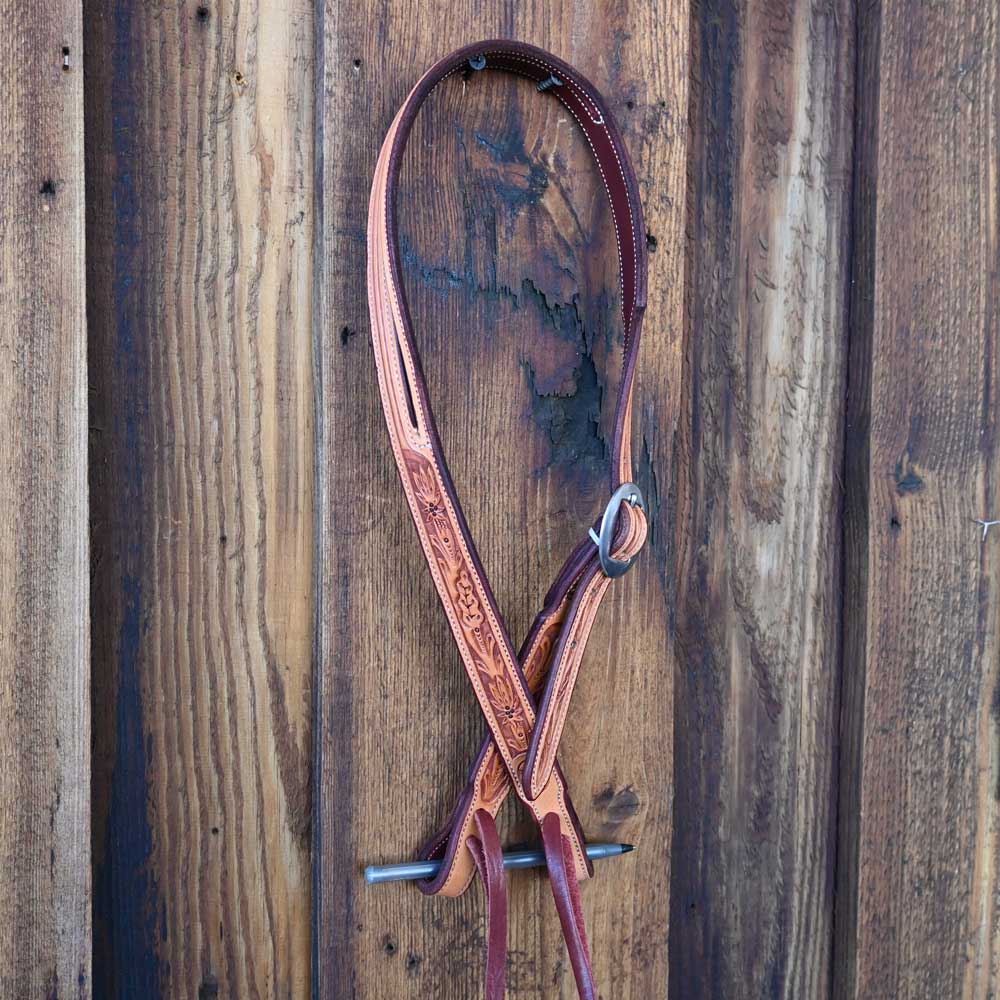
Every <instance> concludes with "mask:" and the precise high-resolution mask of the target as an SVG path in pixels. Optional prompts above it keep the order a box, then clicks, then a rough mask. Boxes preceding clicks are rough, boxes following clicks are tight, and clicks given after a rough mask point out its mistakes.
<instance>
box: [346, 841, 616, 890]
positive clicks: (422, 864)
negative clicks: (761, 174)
mask: <svg viewBox="0 0 1000 1000" xmlns="http://www.w3.org/2000/svg"><path fill="white" fill-rule="evenodd" d="M634 850H635V847H633V846H632V844H587V847H586V851H587V857H588V858H590V860H591V861H598V860H599V859H601V858H616V857H618V855H620V854H628V852H629V851H634ZM544 864H545V853H544V852H543V851H538V850H535V851H508V852H506V853H505V854H504V856H503V866H504V868H508V869H514V868H538V867H539V866H542V865H544ZM440 868H441V862H440V861H404V862H403V863H402V864H398V865H369V866H368V867H367V868H366V869H365V881H366V882H367V883H368V884H369V885H375V884H376V883H378V882H401V881H403V880H405V879H418V878H433V877H434V876H435V875H437V873H438V870H439V869H440Z"/></svg>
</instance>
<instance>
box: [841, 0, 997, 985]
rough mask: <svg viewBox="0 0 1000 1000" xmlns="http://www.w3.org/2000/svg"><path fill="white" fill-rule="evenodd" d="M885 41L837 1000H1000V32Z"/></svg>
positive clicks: (866, 317)
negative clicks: (848, 909)
mask: <svg viewBox="0 0 1000 1000" xmlns="http://www.w3.org/2000/svg"><path fill="white" fill-rule="evenodd" d="M865 27H866V30H867V31H868V33H869V34H870V35H873V36H877V38H878V48H877V50H876V52H877V56H876V58H877V74H873V75H867V76H866V78H865V79H866V86H868V87H870V88H873V89H872V92H871V94H870V95H869V97H868V98H866V103H867V104H868V105H869V106H870V107H872V108H873V109H874V114H875V115H876V116H877V117H876V120H875V121H874V122H873V123H872V128H873V130H874V132H875V135H876V136H877V141H872V142H870V143H869V144H868V148H867V151H866V155H867V157H868V161H867V163H866V164H865V166H864V169H865V171H866V172H867V174H868V175H869V176H873V177H874V178H875V180H876V182H877V194H876V197H875V199H874V204H873V205H871V206H870V207H869V222H868V225H867V232H868V239H869V241H870V243H871V248H870V265H871V277H870V279H869V280H868V282H867V287H866V292H867V297H866V299H865V301H864V302H863V303H862V305H863V312H862V311H860V310H859V312H861V315H860V318H859V322H858V326H857V333H858V336H859V337H862V338H867V344H866V345H864V350H866V351H867V353H868V354H869V355H870V365H871V371H870V376H869V383H868V387H867V394H868V399H867V400H865V401H863V402H862V403H861V404H859V406H858V412H859V413H860V415H861V416H862V418H864V419H865V420H866V421H870V425H869V426H868V427H867V428H866V427H865V426H864V424H861V425H860V426H859V427H858V431H859V433H864V431H865V430H866V429H867V430H868V432H869V434H870V451H869V454H868V460H867V469H865V470H859V471H858V474H856V475H855V477H854V478H853V479H852V481H851V489H852V492H854V493H856V494H857V499H856V501H855V503H856V505H857V506H858V507H861V508H863V509H865V510H866V511H867V518H866V520H865V521H861V519H860V518H859V519H858V522H859V530H858V532H857V535H856V538H855V539H854V540H853V541H852V544H853V546H854V547H855V548H856V550H857V551H856V554H855V555H854V557H853V558H854V560H855V562H856V563H857V564H859V565H860V564H863V567H864V569H863V573H862V574H860V580H859V584H858V585H860V586H863V587H864V590H863V592H862V594H861V596H860V597H859V598H858V600H857V603H858V604H859V615H858V617H857V619H856V620H855V621H853V622H852V623H850V624H851V627H852V628H853V629H854V630H856V631H857V632H858V633H859V634H858V635H857V636H856V638H855V639H854V648H855V649H856V650H858V653H859V658H860V662H857V663H851V664H848V665H847V666H848V669H849V670H850V674H849V678H850V679H851V680H852V682H853V685H854V691H853V693H852V697H851V700H850V702H848V701H847V700H846V699H845V706H848V707H851V708H852V709H853V714H852V715H851V716H849V717H848V718H847V720H846V724H845V728H846V729H848V730H849V731H851V732H852V733H853V734H854V743H855V746H856V748H857V751H858V752H859V753H860V762H859V764H858V771H859V774H860V787H859V789H858V790H857V791H856V793H855V802H853V803H848V807H849V808H852V809H854V810H855V814H856V817H857V819H856V827H855V829H854V830H853V831H850V830H849V831H847V833H848V834H850V835H852V836H853V838H854V843H853V859H851V860H852V861H853V864H854V870H853V872H851V873H850V874H851V877H852V878H853V879H854V880H855V882H856V893H857V900H856V920H854V921H851V922H849V923H848V924H846V925H845V932H846V933H847V934H848V935H850V938H849V940H848V941H847V942H846V943H845V944H844V945H843V946H842V947H843V955H844V960H845V962H846V965H847V967H846V968H845V969H844V970H842V971H841V972H840V976H839V980H840V981H841V982H842V985H843V989H842V991H841V993H840V994H839V995H841V996H844V997H859V998H860V997H864V998H866V1000H881V998H890V997H891V998H900V1000H906V998H918V997H919V998H925V997H956V998H957V997H963V998H971V997H984V998H985V997H990V996H994V995H995V994H996V992H997V989H998V986H1000V983H998V978H1000V976H998V971H997V970H998V964H1000V960H998V954H1000V952H998V925H1000V919H998V918H1000V910H998V905H997V859H998V839H997V838H998V832H997V831H998V819H1000V813H998V807H997V789H998V766H1000V765H998V755H997V746H998V737H997V733H998V729H997V718H998V708H997V706H998V704H1000V694H998V664H1000V656H998V654H1000V650H998V644H997V630H998V625H1000V620H998V618H1000V616H998V607H1000V603H998V589H997V588H998V577H997V559H998V558H1000V555H998V552H1000V550H998V546H1000V531H998V529H997V527H996V526H994V527H993V528H991V529H990V530H989V532H988V533H987V534H986V535H985V537H984V534H983V526H982V525H981V524H978V523H977V522H976V520H975V519H976V518H979V519H981V520H983V521H990V520H993V519H996V518H997V517H998V514H997V510H998V508H1000V489H998V487H1000V481H998V474H1000V473H998V470H1000V461H998V459H1000V441H998V438H997V386H998V382H997V368H996V358H997V354H998V347H1000V343H998V332H997V331H998V306H997V299H998V284H997V269H998V256H997V246H998V236H1000V232H998V222H997V169H998V163H997V159H998V148H1000V147H998V141H997V136H998V124H1000V123H998V113H997V107H998V98H1000V86H998V84H1000V70H998V65H1000V63H998V58H1000V48H998V31H1000V23H998V15H997V11H996V8H995V5H992V4H985V3H981V2H973V0H962V2H956V3H949V4H899V3H886V4H883V5H881V6H875V7H873V8H872V9H871V10H870V11H866V12H865ZM862 471H863V472H864V473H865V474H861V473H862ZM860 529H863V530H860ZM853 585H855V581H852V580H849V581H848V586H849V587H851V586H853Z"/></svg>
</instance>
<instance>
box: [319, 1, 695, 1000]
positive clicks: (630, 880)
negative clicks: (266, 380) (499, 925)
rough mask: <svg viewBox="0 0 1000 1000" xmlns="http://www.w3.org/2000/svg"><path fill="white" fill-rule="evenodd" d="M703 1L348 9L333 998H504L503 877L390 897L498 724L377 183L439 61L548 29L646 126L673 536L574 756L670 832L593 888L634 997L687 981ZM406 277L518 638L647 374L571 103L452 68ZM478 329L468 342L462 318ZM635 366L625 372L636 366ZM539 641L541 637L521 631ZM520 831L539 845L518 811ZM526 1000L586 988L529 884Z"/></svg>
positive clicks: (599, 634) (516, 930)
mask: <svg viewBox="0 0 1000 1000" xmlns="http://www.w3.org/2000/svg"><path fill="white" fill-rule="evenodd" d="M686 34H687V9H686V6H685V5H684V4H682V3H677V2H673V0H670V2H657V3H654V4H646V3H625V4H620V3H619V4H612V3H597V4H592V5H588V7H587V8H586V10H585V11H584V16H581V11H580V8H579V7H578V6H575V5H573V4H568V3H567V4H547V3H546V4H541V3H527V4H523V5H520V6H518V7H517V8H516V10H515V9H514V8H511V9H509V10H508V9H504V8H501V7H499V6H491V5H485V4H479V3H471V2H464V3H459V4H450V5H447V6H444V5H441V6H439V7H437V8H435V9H434V10H433V11H432V10H429V9H428V5H427V4H417V3H409V2H404V0H397V2H393V3H390V4H388V5H383V6H381V7H379V8H370V7H366V6H365V5H361V4H352V3H342V2H340V0H329V2H328V3H327V4H326V8H325V14H324V27H323V39H322V44H323V62H322V80H321V94H322V97H321V101H322V104H321V107H320V109H319V117H320V123H321V126H320V127H321V130H322V135H321V138H320V140H319V141H320V142H321V143H322V153H323V167H322V174H321V177H320V182H321V187H322V192H323V195H322V197H323V204H322V211H321V213H320V219H321V222H320V226H321V233H322V243H321V247H322V252H321V255H320V258H321V261H322V267H323V271H322V276H321V277H320V279H319V281H320V287H319V289H318V291H319V296H320V298H319V307H318V309H319V315H318V316H317V329H318V341H319V354H320V371H319V377H320V411H321V412H320V419H321V426H322V433H321V437H320V441H321V445H320V458H319V463H320V475H319V483H320V494H319V505H320V515H319V517H320V543H319V544H320V555H319V573H320V582H319V588H320V590H319V601H320V605H319V609H320V610H319V629H320V631H319V636H318V641H319V655H318V661H317V685H318V690H317V700H316V705H317V721H316V725H317V727H318V744H317V747H318V758H317V765H316V766H317V781H318V786H319V799H318V811H317V818H316V824H315V828H314V836H315V858H316V865H317V869H316V893H317V899H316V902H317V920H316V930H315V932H316V937H317V968H316V975H317V981H316V986H317V990H318V993H319V995H320V996H324V997H346V996H358V997H382V996H392V997H427V996H435V997H448V998H455V1000H458V998H466V997H473V996H477V995H480V993H481V990H482V975H483V969H482V946H483V938H484V931H485V926H484V911H483V904H482V899H481V894H480V891H479V889H478V887H474V888H473V890H472V891H470V892H469V893H468V894H467V895H466V896H465V897H463V898H462V899H461V900H458V901H455V900H448V899H435V900H429V899H426V898H425V897H423V896H421V895H420V893H418V892H417V891H416V890H415V888H414V887H412V886H398V885H397V886H380V887H376V888H368V887H366V886H365V884H364V881H363V879H362V877H361V871H362V868H363V866H364V865H365V864H366V863H372V862H385V861H392V860H398V859H400V858H406V857H408V856H410V855H411V854H412V852H414V851H415V850H416V849H417V848H418V847H419V846H420V844H421V843H422V842H423V840H424V839H425V838H426V837H428V836H429V835H430V834H431V833H433V832H434V830H435V829H436V828H437V827H438V826H439V825H440V823H441V822H442V821H443V819H444V818H445V817H446V815H447V813H448V811H449V810H450V808H451V806H452V802H453V799H454V797H455V795H456V794H457V793H458V791H459V789H460V787H461V784H462V782H463V781H464V777H465V772H466V770H467V767H468V763H469V762H470V761H471V759H472V756H473V754H474V752H475V750H476V747H477V745H478V743H479V741H480V739H481V738H482V732H483V726H482V721H481V717H480V716H479V712H478V709H477V707H476V705H475V702H474V700H473V697H472V694H471V691H470V690H468V681H467V680H466V678H465V675H464V672H463V671H462V669H461V666H460V663H459V660H458V654H457V652H456V650H455V647H454V643H453V641H452V639H451V636H450V634H449V632H448V628H447V623H446V621H445V618H444V616H443V614H442V613H441V611H440V608H439V605H438V603H437V598H436V595H435V592H434V589H433V585H432V583H431V579H430V575H429V574H428V573H427V572H426V570H425V569H424V567H423V561H422V556H421V555H420V551H419V547H418V544H417V541H416V535H415V532H414V530H413V528H412V525H411V523H410V521H409V516H408V513H407V510H406V506H405V500H404V498H403V495H402V491H401V489H400V486H399V482H398V477H397V473H396V469H395V465H394V463H393V461H392V457H391V453H390V451H389V448H388V441H387V437H386V433H385V430H384V426H383V420H382V414H381V409H380V405H379V402H378V389H377V384H376V379H375V372H374V367H373V363H372V357H371V349H370V346H369V344H368V343H367V340H368V331H367V327H368V318H367V300H366V293H365V269H364V265H365V227H366V221H367V206H368V188H369V184H370V178H371V175H372V171H373V168H374V164H375V159H376V156H377V153H378V150H379V146H380V144H381V141H382V138H383V136H384V134H385V131H386V129H387V127H388V125H389V123H390V121H391V119H392V116H393V115H394V114H395V112H396V109H397V107H398V106H399V104H400V103H401V102H402V101H403V99H404V98H405V97H406V94H407V92H408V90H409V88H410V87H411V85H412V84H413V82H414V80H415V79H416V77H417V75H419V73H420V72H421V71H422V69H423V68H424V67H426V66H428V65H430V64H431V63H432V62H434V61H435V60H436V59H437V58H438V57H439V56H440V55H441V54H443V53H445V52H447V51H448V50H450V49H452V48H454V47H457V46H458V45H461V44H465V43H466V42H470V41H475V40H476V39H481V38H490V37H497V36H509V37H520V38H526V39H531V40H532V41H533V42H535V43H537V44H539V45H541V46H543V47H547V48H550V49H551V50H553V51H555V52H557V53H559V54H560V55H561V56H563V57H564V58H566V59H567V60H569V61H571V62H572V63H573V64H574V65H576V66H578V67H579V68H580V69H581V70H582V71H583V72H584V73H585V74H587V75H588V76H590V77H591V78H592V79H593V80H594V82H595V83H596V84H597V86H598V87H599V88H601V89H602V90H603V91H604V93H606V94H608V95H610V99H611V102H612V105H613V107H614V109H615V112H616V114H617V115H618V118H619V121H620V122H621V124H622V126H623V129H624V132H625V136H626V141H627V142H628V144H629V148H630V150H631V153H632V155H633V157H634V160H635V164H636V169H637V172H638V175H639V178H640V186H641V189H642V194H643V198H644V207H645V209H646V212H647V223H648V227H649V231H650V234H651V235H650V246H651V247H652V248H655V252H654V253H653V254H652V256H651V272H652V275H651V292H650V313H651V315H652V316H653V317H655V319H654V320H653V321H652V322H651V323H650V324H649V325H648V327H647V332H646V335H645V336H646V337H647V338H648V339H646V341H645V343H644V348H643V350H644V355H643V361H642V374H641V388H640V392H639V397H638V399H637V405H636V415H637V420H636V423H637V425H638V431H637V436H636V446H637V454H638V456H639V459H638V461H639V470H638V481H639V484H640V486H641V488H642V489H643V491H644V493H645V494H646V496H647V497H648V498H649V500H650V502H651V505H652V509H653V522H654V524H655V526H656V527H655V529H654V534H653V538H652V551H651V552H649V553H647V554H646V556H645V557H644V559H643V560H642V563H641V567H640V568H637V569H636V570H635V571H634V572H633V573H631V574H629V576H628V577H626V578H625V579H623V580H622V581H621V583H620V584H619V585H617V586H616V588H615V590H614V593H613V595H612V596H609V598H608V601H607V603H606V605H605V606H604V608H603V610H602V612H601V616H600V620H599V623H598V627H597V628H596V630H595V634H594V636H593V638H592V639H591V646H590V650H591V651H590V652H589V653H588V657H587V661H586V663H585V668H584V676H583V679H582V681H581V682H580V686H579V688H578V690H577V693H576V694H575V696H574V704H573V711H572V713H571V720H570V723H569V725H568V727H567V732H566V736H565V738H564V741H563V747H564V752H563V753H562V755H561V760H562V763H563V765H564V767H565V769H566V771H567V775H568V780H569V785H570V787H571V789H572V790H573V792H574V801H575V805H576V808H577V809H578V811H579V812H580V815H581V819H582V822H583V826H584V828H585V829H586V830H587V831H588V833H589V834H590V836H591V837H592V838H596V839H604V840H607V839H612V840H626V841H633V842H636V843H638V844H639V845H640V850H639V851H638V852H637V853H636V854H634V855H630V856H629V858H628V859H627V860H624V861H622V862H615V863H614V869H613V870H612V869H611V867H610V864H609V865H606V866H605V867H604V868H603V869H600V868H599V870H598V872H597V875H596V877H595V879H594V880H593V881H592V882H591V883H589V884H588V885H587V886H586V887H585V890H584V907H585V909H586V911H587V916H588V920H589V929H590V933H591V940H592V942H593V949H594V957H595V966H596V972H597V977H598V980H599V983H600V986H601V990H602V994H603V995H604V996H614V997H619V998H627V997H646V996H651V995H657V994H658V993H659V994H662V992H663V990H664V989H665V987H664V983H665V981H666V975H667V946H666V944H667V919H668V890H669V879H670V860H669V844H670V823H671V808H670V775H671V747H672V733H671V727H670V717H671V704H670V695H671V674H670V669H669V662H670V660H669V657H668V646H669V639H668V618H669V609H670V606H671V604H672V603H673V602H672V600H671V593H672V590H673V587H674V582H673V579H672V573H671V567H672V557H671V549H672V544H673V542H672V537H671V531H670V525H671V524H672V522H673V510H672V508H673V503H674V500H673V498H672V496H671V494H670V490H669V484H670V482H671V469H672V466H673V464H674V460H675V459H674V455H673V452H674V449H675V435H674V431H675V425H676V418H677V413H678V409H679V405H680V398H681V396H680V384H679V383H680V361H681V353H680V347H681V341H680V336H681V329H682V323H681V318H682V314H681V303H682V294H683V283H682V269H683V257H684V254H683V250H684V243H683V209H684V170H685V146H686V139H687V130H686V122H685V116H686V110H687V106H686V83H687V65H686V53H687V42H686ZM400 205H401V206H402V209H401V229H402V238H403V246H404V255H405V259H406V275H405V277H406V285H407V291H408V294H409V296H410V298H411V305H412V307H413V312H414V317H415V323H416V329H417V331H418V342H419V345H420V348H421V352H422V359H423V363H424V369H425V372H426V375H427V378H428V382H429V387H430V395H431V398H432V400H433V401H434V403H435V412H436V414H437V418H438V423H439V426H440V428H441V432H442V437H443V442H444V446H445V449H446V453H447V455H448V458H449V463H450V466H451V469H452V472H453V474H454V478H455V481H456V485H457V489H458V492H459V495H460V496H461V497H462V499H463V502H464V504H465V510H466V514H467V515H468V519H469V522H470V525H471V527H472V530H473V533H474V535H475V537H476V539H477V542H478V543H479V546H480V554H481V556H482V558H483V563H484V565H485V567H486V569H487V572H488V573H489V576H490V578H491V580H492V581H493V582H494V585H495V588H496V592H497V597H498V601H499V604H500V607H501V608H502V609H503V611H504V613H505V615H506V616H507V620H508V622H509V623H510V625H511V629H512V633H513V635H514V636H515V637H520V636H521V635H523V633H524V632H525V630H526V629H527V627H528V625H529V624H530V621H531V619H532V618H533V617H534V614H535V612H536V611H537V610H538V608H539V607H540V605H541V600H542V597H543V595H544V593H545V590H546V589H547V587H548V585H549V583H550V582H551V580H552V577H553V576H554V574H555V572H556V571H557V569H558V567H559V565H560V564H561V562H562V560H563V559H564V558H565V555H566V554H567V553H568V552H569V550H570V549H571V547H572V546H573V545H574V544H576V542H577V541H578V540H579V539H580V537H581V532H583V531H585V527H586V526H587V525H588V524H589V523H590V522H591V520H592V519H593V518H594V517H595V516H596V515H597V514H599V512H600V510H601V509H602V507H603V505H604V504H605V503H606V499H607V498H606V485H605V483H606V469H607V441H608V426H607V418H608V416H609V415H608V414H607V413H605V414H603V418H601V419H600V420H599V414H600V403H601V400H602V399H606V398H608V397H609V394H610V392H611V390H612V387H613V386H612V382H613V380H614V379H615V378H616V372H617V369H618V367H619V362H618V360H617V358H618V355H617V353H616V345H617V341H618V334H619V333H620V320H619V319H618V316H617V310H618V294H619V293H618V291H617V288H618V280H619V279H618V263H617V254H616V252H615V244H614V233H613V229H612V227H611V221H610V217H609V214H608V212H607V211H606V210H605V207H604V195H603V191H602V190H601V187H600V181H599V177H598V175H597V172H596V170H595V168H594V165H593V163H592V160H591V157H590V154H589V150H587V148H586V146H585V143H584V141H583V139H582V137H581V136H580V135H579V134H578V133H577V131H576V130H575V128H574V127H573V125H572V121H571V120H570V118H569V115H568V114H567V113H566V112H565V111H564V110H563V109H562V106H561V105H560V104H559V103H558V102H557V101H554V100H552V99H551V98H546V97H541V96H540V95H539V94H538V93H537V92H536V91H535V89H534V88H533V87H531V86H530V85H529V84H526V83H525V82H524V81H522V80H516V79H511V78H505V77H502V76H500V77H497V76H496V75H493V74H483V75H482V77H477V78H475V79H474V80H470V81H469V82H468V84H467V85H466V84H463V82H462V80H461V78H458V77H456V78H455V79H454V80H452V81H449V85H447V86H442V87H441V88H440V89H439V91H438V92H437V93H435V95H434V96H433V99H432V100H431V101H430V102H429V106H428V107H427V109H426V110H425V111H424V112H422V113H421V116H420V118H419V119H418V124H417V128H416V132H415V134H414V135H413V137H412V138H411V141H410V145H409V147H408V152H407V158H406V164H405V169H404V177H403V181H402V191H401V194H400ZM456 331H461V335H460V336H459V335H456ZM609 380H612V381H611V382H609ZM515 641H517V640H515ZM502 832H503V835H504V839H505V842H507V843H517V842H521V841H525V840H528V839H531V840H535V839H537V831H536V830H535V829H533V823H532V822H531V821H530V819H529V821H527V822H526V821H525V818H524V816H523V815H521V814H520V813H518V812H516V811H515V810H514V809H513V808H510V807H509V808H508V809H507V810H506V817H505V822H504V824H503V831H502ZM508 980H509V991H510V994H511V995H518V996H537V997H542V996H545V997H568V996H571V995H575V988H574V987H573V983H572V973H571V971H570V968H569V964H568V961H567V959H566V955H565V951H564V949H563V946H562V940H561V934H560V932H559V927H558V921H557V919H556V914H555V910H554V907H553V906H552V903H551V894H550V892H549V889H548V886H547V885H546V883H545V880H544V879H542V878H540V877H538V876H537V875H535V874H532V873H526V874H524V875H520V876H518V877H517V878H515V879H513V880H512V882H511V927H510V962H509V974H508Z"/></svg>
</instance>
